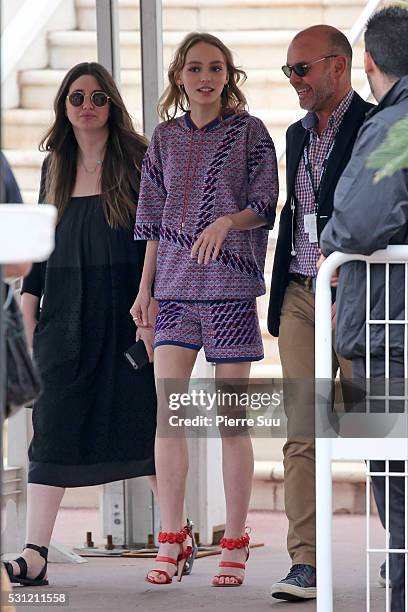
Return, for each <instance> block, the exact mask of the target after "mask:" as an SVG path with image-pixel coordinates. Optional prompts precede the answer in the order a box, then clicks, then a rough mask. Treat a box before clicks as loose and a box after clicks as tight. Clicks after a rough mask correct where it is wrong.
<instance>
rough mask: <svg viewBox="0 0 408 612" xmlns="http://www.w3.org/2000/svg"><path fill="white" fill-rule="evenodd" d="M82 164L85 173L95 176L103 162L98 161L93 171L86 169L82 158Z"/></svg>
mask: <svg viewBox="0 0 408 612" xmlns="http://www.w3.org/2000/svg"><path fill="white" fill-rule="evenodd" d="M80 162H81V164H82V166H83V168H84V170H85V172H86V173H87V174H95V172H96V169H97V168H98V166H102V160H101V159H97V160H96V164H95V166H94V167H93V168H91V169H89V168H87V167H86V165H85V162H84V160H83V159H82V157H81V158H80Z"/></svg>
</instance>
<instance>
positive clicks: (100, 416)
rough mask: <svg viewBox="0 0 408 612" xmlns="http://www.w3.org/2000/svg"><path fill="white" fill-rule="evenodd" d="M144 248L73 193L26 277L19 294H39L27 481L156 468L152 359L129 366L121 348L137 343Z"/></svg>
mask: <svg viewBox="0 0 408 612" xmlns="http://www.w3.org/2000/svg"><path fill="white" fill-rule="evenodd" d="M144 251H145V243H143V242H140V241H134V240H133V235H132V231H130V230H129V231H127V230H123V229H120V230H113V229H111V228H110V227H109V226H108V224H107V223H106V220H105V217H104V214H103V211H102V206H101V198H100V196H98V195H94V196H84V197H73V198H71V201H70V203H69V206H68V207H67V209H66V211H65V213H64V215H63V217H62V219H61V221H60V223H59V225H58V227H57V231H56V244H55V250H54V252H53V253H52V255H51V256H50V258H49V260H48V261H47V262H44V263H41V264H35V265H34V266H33V270H32V272H31V274H30V275H29V276H28V277H27V278H26V279H25V281H24V284H23V292H27V293H31V294H33V295H36V296H38V297H41V296H43V301H42V307H41V314H40V316H39V321H38V325H37V327H36V329H35V333H34V356H35V358H36V360H37V363H38V366H39V369H40V373H41V375H42V378H43V383H44V393H43V395H42V396H41V397H40V399H39V400H38V401H37V402H36V403H35V406H34V409H33V427H34V437H33V440H32V442H31V445H30V448H29V459H30V465H29V476H28V481H29V482H31V483H38V484H45V485H53V486H59V487H79V486H86V485H96V484H101V483H106V482H111V481H114V480H121V479H125V478H133V477H136V476H144V475H148V474H154V472H155V468H154V437H155V429H156V395H155V385H154V376H153V367H152V365H150V364H149V365H148V366H145V367H144V368H143V369H142V370H140V371H134V370H133V369H132V368H131V366H130V365H129V364H128V363H127V361H126V359H125V357H124V356H123V353H124V351H125V350H126V349H127V348H129V347H130V346H131V345H132V344H133V343H134V342H135V326H134V324H133V321H132V318H131V316H130V314H129V309H130V307H131V305H132V303H133V301H134V299H135V296H136V294H137V292H138V287H139V282H140V278H141V273H142V268H143V261H144Z"/></svg>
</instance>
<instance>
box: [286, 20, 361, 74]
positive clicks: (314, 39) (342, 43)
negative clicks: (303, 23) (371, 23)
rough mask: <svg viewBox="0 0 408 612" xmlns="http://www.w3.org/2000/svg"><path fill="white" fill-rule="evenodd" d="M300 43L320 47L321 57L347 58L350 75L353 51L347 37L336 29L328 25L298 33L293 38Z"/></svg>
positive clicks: (312, 27) (317, 26)
mask: <svg viewBox="0 0 408 612" xmlns="http://www.w3.org/2000/svg"><path fill="white" fill-rule="evenodd" d="M295 41H296V42H299V41H301V42H302V43H304V44H307V43H308V42H309V41H310V43H312V44H313V47H317V46H318V47H320V48H321V51H322V55H344V56H345V57H346V58H347V65H348V70H349V72H350V73H351V62H352V60H353V50H352V48H351V45H350V43H349V41H348V39H347V36H345V35H344V34H343V32H340V30H338V29H337V28H334V27H333V26H330V25H325V24H321V25H315V26H311V27H310V28H306V29H305V30H302V31H301V32H298V33H297V34H296V36H295V37H294V38H293V40H292V42H291V45H292V44H293V43H294V42H295Z"/></svg>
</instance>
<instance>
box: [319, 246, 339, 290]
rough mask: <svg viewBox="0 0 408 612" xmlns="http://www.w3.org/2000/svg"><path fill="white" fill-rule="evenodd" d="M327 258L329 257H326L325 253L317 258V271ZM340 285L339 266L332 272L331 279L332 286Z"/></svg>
mask: <svg viewBox="0 0 408 612" xmlns="http://www.w3.org/2000/svg"><path fill="white" fill-rule="evenodd" d="M326 259H327V257H325V256H324V255H323V254H321V255H320V257H319V259H318V260H317V264H316V268H317V271H319V270H320V267H321V265H322V263H323V262H324V261H326ZM338 285H339V269H338V268H337V270H335V271H334V272H333V274H332V277H331V280H330V286H331V287H338Z"/></svg>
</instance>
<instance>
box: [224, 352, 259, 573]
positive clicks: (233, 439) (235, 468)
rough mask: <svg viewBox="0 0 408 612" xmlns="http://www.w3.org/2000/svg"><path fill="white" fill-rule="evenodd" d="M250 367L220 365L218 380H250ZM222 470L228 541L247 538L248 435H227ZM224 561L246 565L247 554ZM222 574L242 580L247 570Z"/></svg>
mask: <svg viewBox="0 0 408 612" xmlns="http://www.w3.org/2000/svg"><path fill="white" fill-rule="evenodd" d="M250 369H251V364H250V363H247V362H243V363H221V364H217V367H216V371H215V376H216V379H217V380H220V379H221V380H222V379H240V380H243V381H245V380H248V378H249V372H250ZM222 470H223V476H224V492H225V502H226V511H227V516H226V522H225V537H226V538H234V539H235V538H239V537H241V536H242V535H243V534H244V531H245V522H246V519H247V514H248V508H249V500H250V497H251V489H252V478H253V473H254V454H253V450H252V442H251V438H250V437H249V435H245V434H243V435H229V436H228V435H226V436H223V437H222ZM221 560H222V561H232V562H235V563H245V560H246V550H245V549H242V548H241V549H234V550H227V549H223V551H222V555H221ZM219 573H220V574H223V573H224V574H229V575H231V576H239V577H240V578H243V576H244V570H242V569H239V568H230V567H227V568H220V572H219ZM216 581H217V582H219V584H224V583H225V584H228V583H236V582H237V581H236V580H235V579H233V578H232V579H229V578H225V579H224V578H219V579H218V580H217V579H216Z"/></svg>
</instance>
